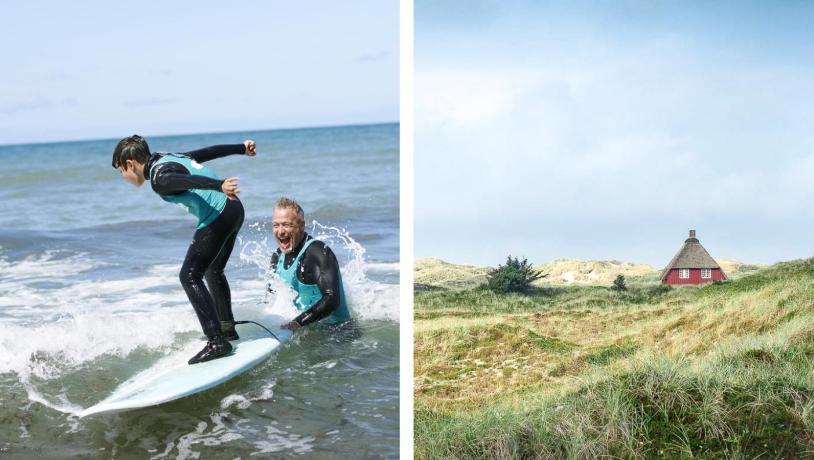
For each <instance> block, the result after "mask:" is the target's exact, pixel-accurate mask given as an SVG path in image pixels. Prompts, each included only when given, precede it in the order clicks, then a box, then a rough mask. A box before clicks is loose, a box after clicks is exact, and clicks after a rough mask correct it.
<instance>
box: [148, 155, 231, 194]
mask: <svg viewBox="0 0 814 460" xmlns="http://www.w3.org/2000/svg"><path fill="white" fill-rule="evenodd" d="M155 168H156V170H155V171H154V172H152V178H151V179H150V184H151V185H152V186H153V190H154V191H155V192H156V193H158V194H160V195H173V194H176V193H181V192H185V191H187V190H190V189H201V190H216V191H218V192H220V191H221V186H222V185H223V181H222V180H219V179H212V178H209V177H206V176H195V175H192V174H190V173H189V171H187V168H185V167H184V166H183V165H181V164H178V163H172V162H167V163H164V164H160V165H158V166H155Z"/></svg>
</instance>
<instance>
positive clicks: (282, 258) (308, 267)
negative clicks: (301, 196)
mask: <svg viewBox="0 0 814 460" xmlns="http://www.w3.org/2000/svg"><path fill="white" fill-rule="evenodd" d="M272 228H273V232H274V239H275V240H276V241H277V246H279V248H278V249H277V250H276V251H275V252H274V254H272V255H271V268H272V270H274V271H275V272H276V273H277V275H278V276H279V277H280V278H282V279H283V280H284V281H285V282H287V283H288V284H289V285H290V286H291V288H292V289H294V291H295V292H296V293H297V298H296V299H295V300H294V306H295V307H297V310H300V311H302V313H300V314H299V315H298V316H297V317H296V318H294V319H293V320H291V321H289V322H287V323H285V324H283V325H282V326H280V327H283V328H285V329H291V330H296V329H299V328H300V327H302V326H307V325H309V324H311V323H314V322H317V321H321V322H322V323H325V324H339V323H343V322H345V321H348V320H350V311H349V310H348V305H347V303H346V302H345V290H344V288H343V287H342V275H341V274H340V273H339V262H337V260H336V256H335V255H334V253H333V251H331V248H329V247H328V246H326V245H325V243H323V242H322V241H319V240H316V239H314V238H313V237H311V235H308V234H307V233H305V213H304V212H303V210H302V208H301V207H300V205H299V204H297V202H296V201H294V200H292V199H289V198H285V197H283V198H280V199H279V200H277V203H275V204H274V214H273V216H272Z"/></svg>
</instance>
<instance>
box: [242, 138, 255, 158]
mask: <svg viewBox="0 0 814 460" xmlns="http://www.w3.org/2000/svg"><path fill="white" fill-rule="evenodd" d="M243 145H245V146H246V155H248V156H250V157H253V156H255V155H256V154H257V145H255V143H254V141H253V140H251V139H246V140H245V141H243Z"/></svg>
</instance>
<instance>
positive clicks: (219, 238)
mask: <svg viewBox="0 0 814 460" xmlns="http://www.w3.org/2000/svg"><path fill="white" fill-rule="evenodd" d="M245 151H246V147H245V146H244V145H243V144H234V145H216V146H212V147H207V148H204V149H200V150H195V151H192V152H187V153H184V154H182V155H183V156H187V157H189V158H191V159H192V160H194V161H196V162H198V163H203V162H205V161H209V160H213V159H215V158H220V157H224V156H227V155H235V154H244V153H245ZM161 157H162V155H161V154H155V155H153V156H152V157H151V158H150V161H148V162H147V164H146V165H145V166H144V177H149V178H150V184H151V185H152V187H153V191H155V192H156V193H158V194H159V195H173V194H178V193H183V192H186V191H187V190H190V189H204V190H216V191H221V186H222V185H223V181H222V180H219V179H211V178H209V177H204V176H198V175H193V174H190V172H189V171H188V170H187V168H186V167H184V165H182V164H179V163H174V162H166V163H161V164H160V165H158V166H157V167H156V170H155V171H152V167H153V165H154V164H155V162H156V161H158V159H160V158H161ZM243 214H244V213H243V205H242V204H241V203H240V200H237V199H235V200H227V202H226V207H225V208H224V209H223V211H222V212H221V214H220V216H218V217H217V219H215V220H214V221H213V222H212V223H210V224H209V225H207V226H205V227H203V228H199V229H198V230H196V231H195V235H194V236H193V238H192V243H191V244H190V245H189V249H188V250H187V255H186V258H185V259H184V264H183V265H182V266H181V273H180V275H179V276H180V278H181V285H182V286H183V287H184V291H186V293H187V297H188V298H189V302H190V303H191V304H192V307H193V308H194V309H195V313H196V314H197V315H198V320H199V321H200V323H201V328H202V329H203V331H204V334H206V336H207V337H209V338H212V337H214V336H215V335H219V334H221V324H220V321H234V317H233V316H232V295H231V291H230V289H229V283H228V282H227V280H226V276H225V275H224V272H223V270H224V268H225V267H226V262H227V261H228V260H229V256H230V255H231V254H232V249H233V248H234V245H235V240H236V239H237V233H238V230H240V227H241V226H242V225H243ZM204 278H205V279H206V285H204ZM207 285H208V286H209V290H207ZM210 292H211V294H210Z"/></svg>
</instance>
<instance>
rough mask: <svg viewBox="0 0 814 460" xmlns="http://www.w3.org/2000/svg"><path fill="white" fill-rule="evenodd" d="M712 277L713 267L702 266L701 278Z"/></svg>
mask: <svg viewBox="0 0 814 460" xmlns="http://www.w3.org/2000/svg"><path fill="white" fill-rule="evenodd" d="M710 278H712V269H711V268H702V269H701V279H705V280H708V279H710Z"/></svg>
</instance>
